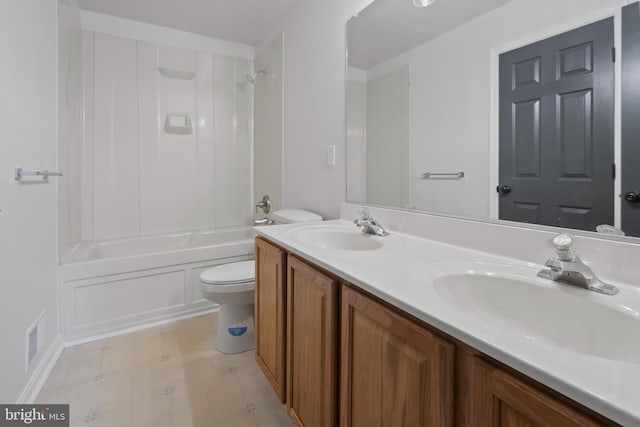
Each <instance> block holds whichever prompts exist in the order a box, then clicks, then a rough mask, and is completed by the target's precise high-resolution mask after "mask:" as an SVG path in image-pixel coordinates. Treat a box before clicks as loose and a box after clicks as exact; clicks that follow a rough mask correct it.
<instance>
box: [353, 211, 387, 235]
mask: <svg viewBox="0 0 640 427" xmlns="http://www.w3.org/2000/svg"><path fill="white" fill-rule="evenodd" d="M353 223H354V224H355V225H357V226H358V227H362V232H363V233H367V234H373V235H375V236H386V235H388V234H389V233H387V230H385V229H384V227H383V226H382V225H381V224H380V223H379V222H378V221H376V220H375V219H373V217H372V216H371V215H370V214H369V210H368V209H367V208H362V209H360V216H359V217H357V218H356V219H354V220H353Z"/></svg>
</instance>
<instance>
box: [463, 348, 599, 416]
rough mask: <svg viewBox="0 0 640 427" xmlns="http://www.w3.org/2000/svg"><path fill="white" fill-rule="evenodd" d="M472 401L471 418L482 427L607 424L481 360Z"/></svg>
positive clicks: (475, 369) (475, 376) (475, 371)
mask: <svg viewBox="0 0 640 427" xmlns="http://www.w3.org/2000/svg"><path fill="white" fill-rule="evenodd" d="M472 399H473V402H472V405H471V419H472V420H475V421H474V425H476V426H478V427H485V426H487V427H488V426H491V427H498V426H500V427H543V426H544V427H557V426H562V427H594V426H603V425H604V424H601V423H599V422H598V421H595V420H592V419H590V418H589V417H587V416H585V415H583V414H582V413H580V412H578V411H576V410H574V409H573V408H570V407H569V406H567V405H565V404H564V403H562V402H560V401H558V400H557V399H555V398H553V397H552V396H549V395H548V394H546V393H544V392H542V391H539V390H538V389H535V388H533V387H531V386H530V385H528V384H526V383H525V382H523V381H522V380H520V379H518V378H516V377H514V376H512V375H510V374H508V373H507V372H505V371H503V370H501V369H499V368H496V367H494V366H493V365H490V364H489V363H487V362H485V361H483V360H482V359H479V358H477V357H476V358H475V362H474V367H473V384H472Z"/></svg>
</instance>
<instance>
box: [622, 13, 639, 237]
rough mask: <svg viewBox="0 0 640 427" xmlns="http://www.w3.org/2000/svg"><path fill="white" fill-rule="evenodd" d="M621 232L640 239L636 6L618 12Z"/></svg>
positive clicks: (637, 25)
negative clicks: (619, 22)
mask: <svg viewBox="0 0 640 427" xmlns="http://www.w3.org/2000/svg"><path fill="white" fill-rule="evenodd" d="M621 56H622V58H621V59H622V230H624V232H625V233H627V235H628V236H636V237H640V168H639V165H640V3H634V4H630V5H628V6H625V7H624V8H623V9H622V55H621Z"/></svg>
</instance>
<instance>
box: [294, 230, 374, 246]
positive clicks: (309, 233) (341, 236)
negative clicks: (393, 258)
mask: <svg viewBox="0 0 640 427" xmlns="http://www.w3.org/2000/svg"><path fill="white" fill-rule="evenodd" d="M289 233H290V235H291V237H292V238H293V239H295V240H297V241H299V242H300V243H304V244H307V245H310V246H316V247H319V248H323V249H337V250H344V251H373V250H376V249H380V248H381V247H382V246H384V240H383V239H385V238H386V237H379V236H372V235H370V234H364V233H363V232H362V231H360V229H358V228H356V227H355V226H354V227H353V229H352V228H351V227H349V228H346V227H332V226H322V225H321V226H315V227H303V228H298V229H294V230H291V231H290V232H289Z"/></svg>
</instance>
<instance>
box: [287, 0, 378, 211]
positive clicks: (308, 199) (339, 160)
mask: <svg viewBox="0 0 640 427" xmlns="http://www.w3.org/2000/svg"><path fill="white" fill-rule="evenodd" d="M370 1H371V0H327V1H322V2H318V1H310V0H303V1H299V2H296V5H295V7H294V9H293V10H292V11H291V12H290V13H289V14H288V15H287V17H286V18H285V20H284V23H283V24H282V25H281V26H280V27H279V28H278V29H277V30H278V31H280V30H284V38H285V54H284V58H285V60H284V64H285V65H284V76H285V77H284V81H285V88H284V176H283V178H284V207H287V208H304V209H309V210H312V211H315V212H317V213H319V214H320V215H322V216H323V217H326V218H337V217H338V216H339V207H340V202H341V201H343V200H344V199H345V189H346V178H345V165H346V162H345V151H346V150H345V24H346V22H347V20H348V19H349V18H350V17H351V16H353V15H354V14H355V13H357V12H358V11H359V10H361V9H363V8H364V7H365V6H366V5H367V4H369V3H370ZM327 145H336V149H337V156H336V166H333V167H331V166H328V165H327Z"/></svg>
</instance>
